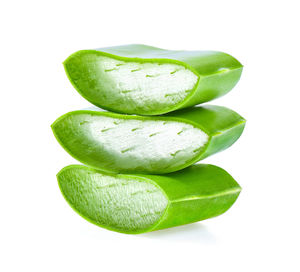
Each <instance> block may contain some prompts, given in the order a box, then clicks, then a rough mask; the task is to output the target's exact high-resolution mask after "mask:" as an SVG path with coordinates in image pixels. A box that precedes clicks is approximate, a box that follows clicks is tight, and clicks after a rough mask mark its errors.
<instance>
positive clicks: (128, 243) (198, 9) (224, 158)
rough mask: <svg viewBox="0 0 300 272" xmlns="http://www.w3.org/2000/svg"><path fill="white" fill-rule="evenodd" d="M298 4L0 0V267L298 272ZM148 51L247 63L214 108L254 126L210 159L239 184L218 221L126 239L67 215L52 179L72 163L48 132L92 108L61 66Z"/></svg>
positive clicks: (70, 212) (230, 0)
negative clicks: (216, 55)
mask: <svg viewBox="0 0 300 272" xmlns="http://www.w3.org/2000/svg"><path fill="white" fill-rule="evenodd" d="M298 4H299V1H297V0H295V1H292V0H285V1H276V0H273V1H263V0H260V1H254V0H252V1H241V0H237V1H233V0H227V1H224V0H223V1H212V0H206V1H190V0H185V1H175V0H167V1H163V0H158V1H157V0H151V1H142V0H135V1H130V0H128V1H126V0H123V1H121V0H120V1H113V0H111V1H101V0H98V1H88V0H85V1H75V0H73V1H63V0H60V1H56V0H52V1H32V0H27V1H3V2H1V7H0V21H1V22H0V25H1V34H0V37H1V43H0V47H1V50H0V61H1V63H0V70H1V71H0V75H1V81H0V83H1V85H0V86H1V96H0V103H1V106H0V110H1V125H0V129H1V133H0V137H1V149H0V154H1V157H0V158H1V189H0V209H1V217H0V220H1V222H2V223H0V228H1V231H0V236H1V237H0V247H1V254H0V270H1V271H3V272H7V271H30V272H32V271H130V272H135V271H172V272H173V271H230V272H234V271H243V272H244V271H289V272H290V271H300V265H299V257H300V256H299V255H300V252H299V251H300V250H299V247H300V246H299V245H300V239H299V232H300V223H299V217H300V212H299V209H300V201H299V199H300V197H299V193H300V178H299V167H300V164H299V163H300V159H299V154H300V148H299V133H300V128H299V119H300V118H299V117H300V110H299V103H300V102H299V98H300V96H299V92H300V87H299V86H300V84H299V78H300V54H299V50H300V41H299V28H300V19H299V18H300V16H299V12H300V8H299V6H298ZM129 43H143V44H149V45H153V46H157V47H162V48H166V49H185V50H219V51H224V52H227V53H230V54H232V55H233V56H235V57H236V58H237V59H239V60H240V61H241V62H242V63H243V64H244V67H245V68H244V71H243V75H242V78H241V81H240V82H239V83H238V85H237V86H236V87H235V88H234V90H232V91H231V92H230V93H229V94H228V95H227V96H225V97H222V98H220V99H218V100H215V101H213V102H211V103H212V104H219V105H225V106H228V107H230V108H232V109H234V110H236V111H237V112H239V113H240V114H241V115H242V116H244V117H245V118H246V119H247V120H248V122H247V125H246V129H245V131H244V134H243V135H242V137H241V138H240V140H239V141H238V142H237V143H236V144H235V145H234V146H232V148H230V149H228V150H226V151H224V152H222V153H220V154H216V155H214V156H212V157H210V158H208V159H206V160H205V161H204V162H205V163H212V164H216V165H218V166H221V167H223V168H225V169H226V170H227V171H228V172H229V173H230V174H231V175H232V176H233V177H234V178H235V179H236V180H237V181H238V182H239V183H240V185H241V186H242V187H243V191H242V193H241V195H240V197H239V199H238V201H237V202H236V203H235V205H234V206H233V207H232V209H230V210H229V211H228V212H227V213H226V214H224V215H222V216H220V217H217V218H214V219H210V220H207V221H203V222H201V223H195V224H191V225H187V226H183V227H177V228H173V229H168V230H163V231H157V232H153V233H149V234H143V235H135V236H134V235H124V234H118V233H114V232H110V231H107V230H104V229H101V228H99V227H97V226H94V225H92V224H90V223H88V222H86V221H85V220H84V219H82V218H81V217H79V216H78V215H77V214H75V213H74V212H73V210H71V208H70V207H69V206H68V204H67V203H66V202H65V200H64V199H63V197H62V196H61V194H60V191H59V189H58V186H57V182H56V177H55V175H56V173H57V172H58V171H59V170H60V169H61V168H62V167H64V166H66V165H68V164H71V163H76V161H75V160H74V159H72V158H71V157H70V156H69V155H68V154H67V153H66V152H65V151H64V150H63V149H62V148H61V147H60V146H59V144H58V143H57V142H56V140H55V139H54V136H53V135H52V132H51V129H50V124H51V123H52V122H53V121H54V120H55V119H56V118H57V117H59V116H60V115H62V114H64V113H66V112H68V111H70V110H76V109H81V108H85V107H87V106H89V105H90V104H89V103H88V102H87V101H85V100H84V99H83V98H82V97H81V96H80V95H79V94H78V93H77V92H76V91H75V90H74V89H73V87H72V86H71V84H70V83H69V81H68V79H67V77H66V75H65V73H64V70H63V66H62V62H63V60H64V59H65V58H66V57H67V56H68V55H70V54H71V53H73V52H75V51H77V50H80V49H89V48H99V47H106V46H113V45H119V44H129Z"/></svg>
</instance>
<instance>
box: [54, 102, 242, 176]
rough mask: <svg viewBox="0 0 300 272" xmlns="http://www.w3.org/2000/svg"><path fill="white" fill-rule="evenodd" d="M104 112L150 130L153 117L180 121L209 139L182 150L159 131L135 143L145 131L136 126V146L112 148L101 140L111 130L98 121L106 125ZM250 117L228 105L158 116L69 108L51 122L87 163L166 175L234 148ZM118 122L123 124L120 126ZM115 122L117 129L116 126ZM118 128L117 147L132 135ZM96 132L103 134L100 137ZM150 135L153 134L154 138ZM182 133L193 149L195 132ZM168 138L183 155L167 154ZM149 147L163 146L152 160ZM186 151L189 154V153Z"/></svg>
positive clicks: (109, 169)
mask: <svg viewBox="0 0 300 272" xmlns="http://www.w3.org/2000/svg"><path fill="white" fill-rule="evenodd" d="M103 117H109V118H106V119H111V118H114V119H112V120H115V121H116V123H121V122H123V124H124V123H125V124H127V123H128V122H130V121H131V120H134V121H138V122H140V123H141V124H146V125H144V127H146V129H148V130H149V126H148V125H147V124H148V123H147V122H148V121H151V122H160V123H162V122H163V123H165V124H169V123H171V122H176V123H179V124H181V125H184V126H187V125H188V126H190V127H192V129H196V130H197V131H198V130H201V131H202V132H201V133H203V132H204V133H205V134H206V136H205V137H206V140H205V141H204V142H203V144H202V146H200V148H196V149H192V150H190V151H188V152H187V153H184V152H186V150H185V149H184V150H183V149H182V150H181V151H180V149H179V148H178V146H177V144H178V142H177V144H176V143H174V144H173V142H172V141H171V140H170V141H169V138H168V136H160V134H157V135H155V134H156V133H153V132H151V131H148V132H147V133H148V134H147V137H146V138H142V140H139V143H138V144H136V146H134V145H135V142H137V140H136V139H137V138H136V137H140V135H139V134H134V136H132V134H131V133H135V132H138V133H142V132H139V131H135V132H131V131H133V129H132V130H130V131H129V133H130V135H131V141H132V138H133V141H134V143H133V144H132V146H133V148H132V149H133V150H131V151H130V148H127V147H128V146H127V147H126V149H125V150H123V149H121V148H119V147H117V148H119V149H117V150H114V151H112V150H111V149H109V148H108V147H107V142H103V140H102V138H101V139H100V140H99V138H97V137H98V135H100V136H101V135H105V133H107V132H106V130H107V129H103V130H101V129H99V128H98V127H97V126H96V127H95V125H94V124H95V123H97V122H98V123H99V122H100V124H101V125H102V122H103ZM101 118H102V119H101ZM99 119H101V120H99ZM245 122H246V121H245V119H244V118H242V117H241V116H240V115H239V114H237V113H236V112H234V111H232V110H230V109H228V108H225V107H220V106H212V105H207V106H202V107H194V108H188V109H183V110H179V111H176V112H172V113H168V114H166V115H163V116H152V117H147V116H135V115H122V114H117V113H112V112H105V111H91V110H80V111H73V112H69V113H67V114H65V115H63V116H61V117H60V118H58V119H57V120H56V121H55V122H54V123H53V124H52V126H51V127H52V130H53V133H54V135H55V137H56V139H57V140H58V142H59V143H60V144H61V145H62V147H63V148H64V149H65V150H66V151H67V152H68V153H69V154H70V155H71V156H73V157H74V158H75V159H77V160H79V161H80V162H82V163H83V164H86V165H88V166H91V167H93V168H96V169H99V170H102V171H107V172H116V173H142V174H163V173H171V172H175V171H178V170H181V169H183V168H185V167H187V166H190V165H192V164H194V163H195V162H197V161H199V160H202V159H204V158H206V157H208V156H210V155H212V154H214V153H217V152H220V151H222V150H224V149H226V148H228V147H230V146H231V145H232V144H233V143H234V142H235V141H237V139H238V138H239V137H240V135H241V134H242V132H243V129H244V126H245ZM155 124H156V123H155ZM114 126H115V127H117V126H118V125H114ZM115 127H114V128H113V129H115ZM113 129H112V130H111V132H110V133H112V134H110V135H112V136H109V141H115V142H112V143H110V144H111V146H112V148H116V146H117V145H118V144H119V143H121V144H120V145H122V144H126V143H128V139H127V138H126V137H127V136H126V135H125V132H123V130H121V132H119V134H118V135H117V134H116V133H115V131H114V130H113ZM165 130H166V133H168V132H169V129H168V128H165ZM127 131H128V130H127ZM140 131H142V130H140ZM154 132H155V131H154ZM126 133H128V132H126ZM179 133H180V132H178V133H177V130H176V132H175V136H176V137H177V135H176V134H179ZM95 135H96V136H97V137H96V138H95ZM106 135H107V134H106ZM127 135H128V134H127ZM148 135H150V136H149V137H148ZM152 135H155V137H157V141H158V143H157V142H156V144H153V142H151V140H152V139H154V137H151V136H152ZM161 135H165V134H161ZM180 136H181V137H182V138H180V139H179V141H180V142H181V141H186V145H187V146H188V148H190V145H192V142H191V141H192V140H189V139H187V137H190V136H189V135H185V134H184V133H182V134H181V135H180ZM101 137H102V136H101ZM158 137H161V138H158ZM160 141H162V142H163V143H161V142H160ZM193 141H194V142H196V144H198V142H199V141H198V138H197V139H196V140H193ZM168 142H170V147H168V148H170V149H172V148H173V149H172V150H173V151H172V152H174V150H178V149H179V151H178V152H182V153H181V154H179V153H178V152H177V154H176V152H174V153H171V152H170V153H168V152H167V153H166V155H163V154H161V152H162V148H164V147H165V145H166V144H168ZM180 142H179V144H180ZM130 147H131V145H130ZM146 147H147V148H148V150H150V152H151V151H152V150H158V151H157V154H158V155H157V156H156V154H154V155H153V158H151V160H149V163H148V162H146V160H147V159H148V157H149V156H150V155H149V153H148V151H147V153H145V154H144V155H141V153H142V152H143V150H144V149H145V148H146ZM134 148H137V149H136V150H137V151H135V149H134ZM167 150H169V149H167ZM182 154H184V156H183V155H182ZM185 154H187V155H185ZM127 156H129V157H127Z"/></svg>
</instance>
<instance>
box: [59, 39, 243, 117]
mask: <svg viewBox="0 0 300 272" xmlns="http://www.w3.org/2000/svg"><path fill="white" fill-rule="evenodd" d="M101 57H109V58H112V59H114V60H116V61H120V62H122V63H120V64H119V65H122V64H123V62H125V63H126V64H130V63H137V64H140V65H141V66H142V65H143V64H149V63H150V64H151V63H152V64H158V65H163V64H172V65H180V67H183V68H186V69H187V71H191V72H192V73H193V74H194V75H196V76H197V80H196V82H195V84H194V85H193V87H192V88H191V89H189V90H186V93H188V95H186V96H183V97H180V98H178V100H176V101H173V100H172V101H171V102H170V103H164V102H162V101H161V99H160V100H158V101H155V102H154V101H150V100H146V101H145V103H142V104H138V105H137V104H136V103H137V101H139V100H141V99H140V98H141V97H142V98H143V97H145V96H144V95H143V94H142V93H140V94H137V96H136V97H134V98H128V96H126V94H125V92H126V91H127V90H126V88H125V89H123V91H121V93H122V92H124V93H122V94H121V95H119V94H118V95H116V94H115V93H113V92H112V85H110V82H109V80H108V79H107V78H103V73H102V72H103V71H100V70H101V68H100V65H99V58H101ZM64 67H65V71H66V74H67V76H68V77H69V79H70V81H71V83H72V84H73V86H74V87H75V88H76V90H77V91H78V92H79V93H80V94H81V95H82V96H83V97H84V98H85V99H87V100H88V101H90V102H91V103H93V104H94V105H96V106H98V107H101V108H103V109H107V110H111V111H114V112H119V113H128V114H139V115H159V114H164V113H168V112H171V111H174V110H178V109H182V108H187V107H191V106H194V105H197V104H200V103H204V102H207V101H210V100H212V99H215V98H217V97H220V96H222V95H225V94H226V93H228V92H229V91H230V90H231V89H232V88H233V87H234V86H235V85H236V83H237V82H238V81H239V79H240V76H241V73H242V69H243V66H242V64H241V63H240V62H239V61H237V60H236V59H235V58H233V57H232V56H230V55H228V54H226V53H222V52H217V51H171V50H165V49H160V48H156V47H152V46H147V45H139V44H133V45H123V46H115V47H108V48H100V49H95V50H81V51H78V52H75V53H74V54H72V55H71V56H69V57H68V58H67V59H66V60H65V62H64ZM116 69H119V67H116V68H114V69H112V70H116ZM138 69H139V68H138ZM138 69H136V70H138ZM136 70H132V71H136ZM105 71H106V70H105ZM107 71H108V72H109V69H108V70H107ZM104 74H105V73H104ZM132 74H133V76H134V74H135V73H132ZM171 74H172V72H171ZM105 75H106V74H105ZM126 78H127V77H126ZM107 80H108V82H107ZM164 82H165V80H163V79H162V81H161V84H159V86H162V85H163V83H164ZM179 82H182V81H179ZM123 83H124V82H119V83H118V84H117V85H118V87H120V85H122V84H123ZM142 85H146V86H147V87H149V85H147V84H142ZM175 86H176V84H175ZM175 86H174V88H175ZM120 88H121V89H122V86H121V87H120ZM129 106H130V107H129Z"/></svg>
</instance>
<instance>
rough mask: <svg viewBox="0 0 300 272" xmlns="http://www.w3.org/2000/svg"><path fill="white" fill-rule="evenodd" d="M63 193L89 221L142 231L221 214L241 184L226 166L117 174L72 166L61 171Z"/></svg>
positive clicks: (235, 197)
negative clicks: (225, 168) (161, 172)
mask: <svg viewBox="0 0 300 272" xmlns="http://www.w3.org/2000/svg"><path fill="white" fill-rule="evenodd" d="M57 179H58V183H59V186H60V189H61V191H62V194H63V195H64V197H65V199H66V200H67V202H68V203H69V204H70V205H71V206H72V208H73V209H74V210H75V211H76V212H78V213H79V214H80V215H81V216H82V217H84V218H85V219H87V220H88V221H90V222H92V223H94V224H96V225H98V226H102V227H104V228H107V229H110V230H114V231H118V232H124V233H142V232H148V231H152V230H158V229H163V228H168V227H173V226H178V225H183V224H188V223H192V222H197V221H200V220H204V219H207V218H211V217H214V216H217V215H220V214H222V213H224V212H225V211H227V210H228V209H229V208H230V207H231V206H232V204H233V203H234V202H235V200H236V199H237V197H238V195H239V193H240V190H241V188H240V186H239V185H238V184H237V183H236V181H235V180H234V179H233V178H232V177H231V176H230V175H229V174H228V173H227V172H226V171H224V170H223V169H221V168H219V167H216V166H213V165H205V164H203V165H194V166H191V167H189V168H187V169H185V170H181V171H179V172H175V173H172V174H167V175H157V176H155V175H138V174H137V175H121V174H119V175H112V174H107V173H104V172H100V171H97V170H94V169H92V168H88V167H86V166H81V165H71V166H67V167H65V168H64V169H62V170H61V171H60V172H59V173H58V175H57Z"/></svg>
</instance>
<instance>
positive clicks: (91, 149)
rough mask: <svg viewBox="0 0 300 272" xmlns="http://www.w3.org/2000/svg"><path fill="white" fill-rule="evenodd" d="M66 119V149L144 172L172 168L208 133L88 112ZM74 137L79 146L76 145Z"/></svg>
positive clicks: (115, 167)
mask: <svg viewBox="0 0 300 272" xmlns="http://www.w3.org/2000/svg"><path fill="white" fill-rule="evenodd" d="M66 120H67V122H66V123H65V127H66V128H67V129H68V130H70V131H71V132H72V134H70V135H69V138H70V139H71V141H72V142H67V143H64V144H67V149H69V151H71V153H72V154H73V155H74V156H75V157H77V158H79V159H83V160H90V161H89V162H90V163H93V166H94V167H98V168H100V169H102V168H104V169H105V168H108V169H113V170H116V171H135V170H137V171H147V172H153V171H157V169H161V170H163V169H168V168H170V167H171V168H173V169H174V168H175V167H180V166H182V165H185V164H186V163H187V162H188V161H190V160H192V159H193V158H195V157H196V156H197V155H198V154H199V153H200V152H201V149H202V148H203V147H204V146H205V144H206V143H207V141H208V135H207V134H206V133H204V132H203V131H202V130H200V129H199V128H196V127H194V126H192V125H190V124H186V123H182V122H177V121H163V120H155V121H154V120H138V119H118V118H112V117H108V116H93V115H89V114H80V115H75V116H72V115H71V116H69V117H68V119H66ZM82 134H84V137H83V136H82ZM77 137H78V138H77ZM76 138H77V139H76ZM78 141H79V143H80V145H81V146H82V147H81V148H79V149H77V146H78ZM83 156H84V157H83ZM91 158H92V159H93V161H92V162H91ZM96 162H97V163H96Z"/></svg>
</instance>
